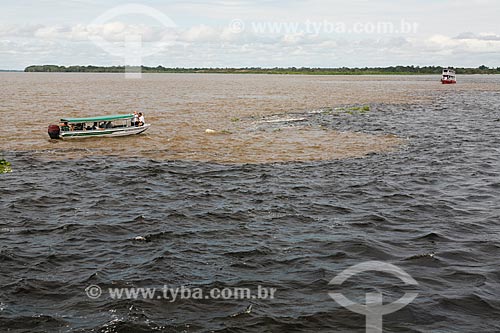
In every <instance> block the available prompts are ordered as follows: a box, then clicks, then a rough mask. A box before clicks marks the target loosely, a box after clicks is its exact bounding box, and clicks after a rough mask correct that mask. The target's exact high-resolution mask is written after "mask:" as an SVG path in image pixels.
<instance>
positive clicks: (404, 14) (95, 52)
mask: <svg viewBox="0 0 500 333" xmlns="http://www.w3.org/2000/svg"><path fill="white" fill-rule="evenodd" d="M129 3H130V2H127V1H121V0H108V1H97V0H64V1H63V0H38V1H28V0H16V1H13V0H2V3H1V4H2V6H1V11H0V68H4V69H5V68H9V69H23V68H24V67H26V66H28V65H32V64H60V65H88V64H93V65H120V64H123V63H124V61H125V60H124V59H122V58H121V57H118V56H113V55H110V54H109V53H107V52H106V51H104V50H103V49H101V48H100V47H98V46H96V45H95V43H93V42H91V41H90V40H89V39H92V38H102V39H104V40H105V41H107V43H111V44H113V45H114V46H116V47H120V46H122V45H123V43H124V41H125V39H126V38H127V36H131V35H140V36H141V38H142V41H143V44H144V46H145V47H147V48H148V49H149V50H153V51H154V52H153V53H155V54H153V55H150V56H148V57H145V58H144V59H143V63H144V64H145V65H149V66H157V65H163V66H165V67H247V66H257V67H275V66H278V67H288V66H296V67H301V66H306V67H342V66H348V67H365V66H389V65H398V64H401V65H420V66H422V65H446V66H447V65H452V66H470V67H477V66H479V65H482V64H484V65H487V66H490V67H499V66H500V61H499V59H500V25H499V24H498V18H497V17H496V16H497V15H498V13H500V1H497V0H467V1H465V0H432V1H430V0H400V1H392V0H379V1H377V0H370V1H369V0H351V1H336V0H304V1H298V0H288V1H272V0H257V1H246V0H234V1H230V0H212V1H209V0H205V1H204V0H191V1H158V0H151V1H135V3H136V4H140V5H145V6H150V7H152V8H154V9H155V10H157V11H159V12H161V13H162V14H163V15H164V16H165V17H168V19H169V24H167V25H165V24H162V23H160V22H159V21H158V20H157V19H155V18H152V17H148V16H147V15H143V14H140V13H136V14H135V15H132V14H128V15H118V16H115V17H112V18H111V19H109V20H107V21H106V22H97V23H96V19H97V18H98V17H99V16H100V15H102V14H103V13H105V12H107V11H108V10H110V9H112V8H113V7H115V6H120V5H125V4H129Z"/></svg>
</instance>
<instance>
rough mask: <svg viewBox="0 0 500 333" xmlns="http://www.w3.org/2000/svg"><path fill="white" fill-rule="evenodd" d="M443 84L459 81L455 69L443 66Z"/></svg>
mask: <svg viewBox="0 0 500 333" xmlns="http://www.w3.org/2000/svg"><path fill="white" fill-rule="evenodd" d="M441 83H442V84H455V83H457V76H456V74H455V71H454V70H453V69H451V68H443V75H442V76H441Z"/></svg>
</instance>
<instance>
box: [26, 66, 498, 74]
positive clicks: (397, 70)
mask: <svg viewBox="0 0 500 333" xmlns="http://www.w3.org/2000/svg"><path fill="white" fill-rule="evenodd" d="M126 68H127V69H133V68H132V67H125V66H111V67H100V66H68V67H66V66H57V65H41V66H29V67H26V69H25V70H24V71H25V72H55V73H124V72H125V69H126ZM136 69H138V68H136ZM455 70H456V72H457V74H459V75H464V74H500V67H499V68H496V69H494V68H491V69H490V68H488V67H486V66H480V67H478V68H455ZM441 71H442V67H439V66H427V67H419V66H391V67H374V68H369V67H365V68H347V67H341V68H308V67H301V68H296V67H289V68H260V67H247V68H166V67H163V66H157V67H147V66H141V72H142V73H181V74H182V73H208V74H279V75H440V74H441Z"/></svg>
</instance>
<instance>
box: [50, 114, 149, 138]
mask: <svg viewBox="0 0 500 333" xmlns="http://www.w3.org/2000/svg"><path fill="white" fill-rule="evenodd" d="M133 118H134V115H133V114H124V115H114V116H102V117H93V118H62V119H61V124H60V125H50V126H49V129H48V132H49V136H50V138H51V139H70V138H90V137H115V136H126V135H135V134H141V133H143V132H144V131H147V130H148V129H149V127H151V124H143V125H141V126H138V125H137V126H136V124H134V123H133Z"/></svg>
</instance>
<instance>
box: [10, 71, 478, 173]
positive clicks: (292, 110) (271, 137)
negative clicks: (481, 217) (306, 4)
mask: <svg viewBox="0 0 500 333" xmlns="http://www.w3.org/2000/svg"><path fill="white" fill-rule="evenodd" d="M446 89H448V88H447V87H441V86H437V85H436V78H435V77H371V76H367V77H345V76H339V77H335V76H334V77H326V76H266V75H219V74H214V75H195V74H188V75H186V74H174V75H144V76H143V79H141V80H126V79H124V76H123V75H120V74H25V73H21V74H19V73H15V74H1V80H0V91H1V95H0V96H1V101H2V113H3V114H5V116H4V117H3V118H4V121H5V122H6V124H5V122H4V124H5V125H6V126H4V130H3V131H2V132H1V136H0V140H2V148H3V149H5V150H15V151H33V150H38V151H44V152H43V154H44V155H45V156H46V157H48V155H50V154H56V155H57V154H61V153H62V152H63V153H62V154H63V157H70V155H71V153H70V151H71V150H72V149H75V148H79V149H83V150H87V151H82V152H79V153H77V156H73V157H80V156H78V155H80V154H82V155H84V156H85V155H88V154H103V155H110V154H111V155H118V156H143V157H150V158H157V159H162V160H165V159H167V160H168V159H180V160H196V161H213V162H222V163H225V162H229V163H267V162H279V161H311V160H331V159H337V158H345V157H357V156H363V155H366V154H368V153H377V152H385V151H391V150H394V149H398V146H400V145H401V144H403V143H404V140H403V138H398V137H396V136H395V135H394V133H391V132H390V131H384V133H380V134H376V135H374V134H373V133H371V134H370V133H365V132H363V131H348V132H345V131H342V130H341V129H338V128H335V127H334V126H333V127H332V126H321V125H320V124H318V123H317V122H316V121H315V120H316V119H317V118H318V117H315V116H314V115H315V114H318V113H319V114H321V113H322V112H325V113H330V114H332V116H331V118H332V119H333V121H335V118H339V117H341V118H342V117H343V118H346V117H347V118H349V117H351V118H352V117H359V116H360V115H359V114H356V115H351V114H350V113H349V112H348V110H345V111H344V112H329V109H331V108H337V107H346V106H347V108H350V107H359V106H364V105H368V106H371V107H372V105H373V104H374V103H378V104H380V103H393V104H394V103H409V104H415V103H418V102H426V101H428V100H429V94H432V93H435V92H436V90H437V91H439V90H443V91H446ZM459 89H464V90H471V89H485V86H484V85H480V86H478V85H474V84H470V83H469V84H466V85H465V86H464V85H462V86H461V87H460V88H459ZM135 110H140V111H142V112H144V113H145V114H146V117H147V121H148V122H150V123H152V124H153V128H152V129H151V130H150V131H149V132H148V133H147V135H145V136H140V137H132V138H126V139H123V138H118V139H111V140H110V139H99V138H93V139H87V140H79V141H77V142H74V141H73V142H68V141H65V142H57V141H49V140H48V136H47V126H48V125H49V124H51V123H58V121H59V119H60V118H62V117H86V116H99V115H106V114H119V113H131V112H133V111H135ZM351 113H352V112H351ZM361 116H363V115H361ZM268 117H271V118H268ZM289 119H292V121H287V120H289ZM266 124H268V125H269V126H265V125H266ZM271 125H272V126H271ZM207 129H210V130H213V131H215V132H216V133H215V134H214V133H212V134H210V133H207V131H206V130H207ZM49 151H50V152H49Z"/></svg>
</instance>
